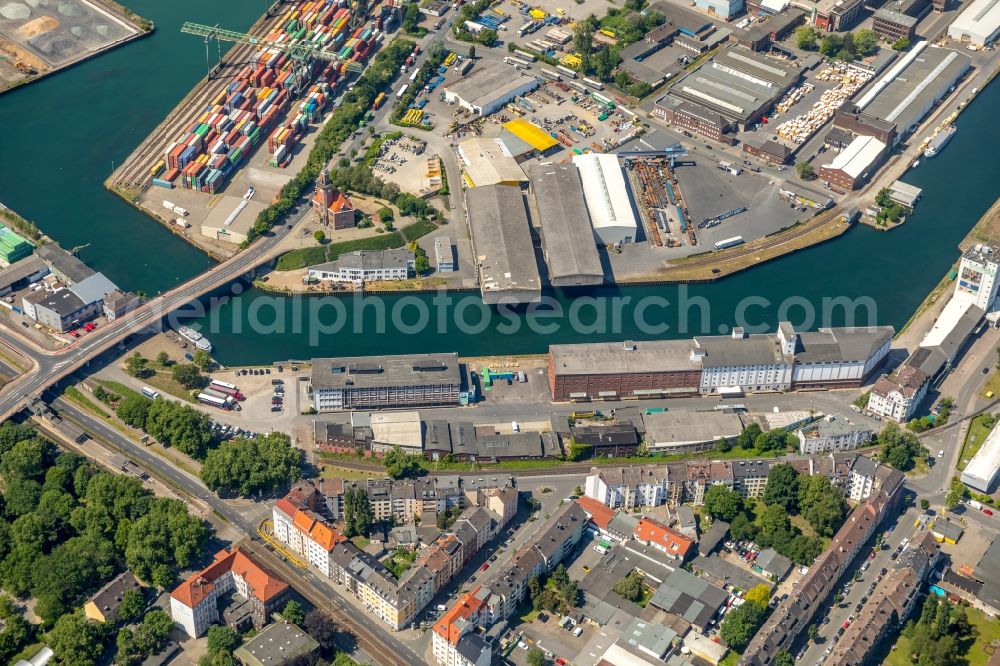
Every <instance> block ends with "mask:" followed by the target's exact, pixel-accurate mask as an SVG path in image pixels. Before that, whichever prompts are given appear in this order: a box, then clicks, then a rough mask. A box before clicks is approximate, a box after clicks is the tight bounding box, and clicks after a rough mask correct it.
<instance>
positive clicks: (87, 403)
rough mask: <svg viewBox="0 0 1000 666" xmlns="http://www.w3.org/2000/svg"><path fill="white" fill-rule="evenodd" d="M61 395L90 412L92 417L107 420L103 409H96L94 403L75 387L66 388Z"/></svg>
mask: <svg viewBox="0 0 1000 666" xmlns="http://www.w3.org/2000/svg"><path fill="white" fill-rule="evenodd" d="M63 395H65V396H66V397H67V398H69V399H70V400H72V401H73V402H75V403H76V404H78V405H80V406H81V407H83V408H84V409H86V410H87V411H88V412H90V413H91V414H93V415H94V416H98V417H100V418H101V419H107V418H108V415H107V412H105V411H104V410H103V409H101V408H100V407H98V406H97V404H96V403H94V402H93V401H92V400H91V399H90V398H88V397H87V396H85V395H84V394H83V391H81V390H80V389H78V388H77V387H75V386H67V387H66V390H65V391H63Z"/></svg>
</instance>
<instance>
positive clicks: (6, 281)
mask: <svg viewBox="0 0 1000 666" xmlns="http://www.w3.org/2000/svg"><path fill="white" fill-rule="evenodd" d="M48 274H49V266H48V264H46V263H45V261H43V260H42V258H41V257H39V256H38V255H31V256H30V257H28V258H27V259H24V260H22V261H19V262H17V264H15V265H14V266H8V267H7V268H4V269H2V270H0V296H6V295H7V294H9V293H10V292H12V291H17V290H19V289H24V288H25V287H27V286H28V285H29V284H31V283H32V282H35V281H36V280H40V279H42V278H43V277H45V276H46V275H48Z"/></svg>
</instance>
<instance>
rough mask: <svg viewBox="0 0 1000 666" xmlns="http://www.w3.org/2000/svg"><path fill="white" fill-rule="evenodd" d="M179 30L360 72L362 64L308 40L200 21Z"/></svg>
mask: <svg viewBox="0 0 1000 666" xmlns="http://www.w3.org/2000/svg"><path fill="white" fill-rule="evenodd" d="M181 32H183V33H186V34H188V35H197V36H199V37H204V38H205V40H206V42H207V41H208V40H210V39H215V40H216V41H223V42H235V43H238V44H251V45H253V46H264V47H266V48H273V49H278V50H280V51H282V52H284V53H285V54H286V55H287V56H288V57H289V58H293V59H295V60H308V59H310V58H316V59H319V60H327V61H330V62H335V63H345V64H346V66H347V69H348V70H349V71H351V72H362V71H364V66H363V65H362V64H361V63H359V62H354V61H345V60H344V59H343V58H341V57H340V53H339V52H337V51H328V50H326V49H325V48H323V47H322V46H320V45H319V44H316V43H315V42H310V41H302V40H300V41H297V42H289V43H287V44H282V43H277V42H274V41H272V40H270V39H267V38H265V37H257V36H255V35H251V34H249V33H246V32H237V31H235V30H226V29H225V28H220V27H219V26H213V25H202V24H200V23H191V22H186V23H184V24H183V25H182V26H181Z"/></svg>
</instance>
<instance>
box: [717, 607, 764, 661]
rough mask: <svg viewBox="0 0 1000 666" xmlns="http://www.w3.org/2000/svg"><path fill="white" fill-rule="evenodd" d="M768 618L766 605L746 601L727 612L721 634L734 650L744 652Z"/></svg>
mask: <svg viewBox="0 0 1000 666" xmlns="http://www.w3.org/2000/svg"><path fill="white" fill-rule="evenodd" d="M766 618H767V608H766V607H764V608H762V607H761V606H758V605H757V604H754V603H749V602H745V603H744V604H743V605H742V606H739V607H738V608H734V609H732V610H731V611H729V612H728V613H726V619H725V620H723V621H722V627H721V628H720V630H719V634H720V636H721V637H722V640H724V641H725V642H726V645H728V646H729V647H730V648H731V649H732V650H735V651H736V652H742V651H743V649H744V648H745V647H746V646H747V644H748V643H749V642H750V639H751V638H753V636H754V634H756V633H757V630H758V629H759V628H760V625H762V624H763V623H764V620H765V619H766Z"/></svg>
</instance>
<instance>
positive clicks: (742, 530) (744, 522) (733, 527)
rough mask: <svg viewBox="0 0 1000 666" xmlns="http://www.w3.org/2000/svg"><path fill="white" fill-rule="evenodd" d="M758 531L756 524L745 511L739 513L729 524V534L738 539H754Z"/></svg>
mask: <svg viewBox="0 0 1000 666" xmlns="http://www.w3.org/2000/svg"><path fill="white" fill-rule="evenodd" d="M756 533H757V527H756V525H754V524H753V521H752V520H751V519H750V516H748V515H747V514H746V513H745V512H744V513H739V514H737V515H736V517H735V518H733V521H732V522H731V523H730V524H729V536H731V537H732V538H733V539H736V540H737V541H744V540H747V539H751V540H752V539H753V537H754V535H755V534H756Z"/></svg>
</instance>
